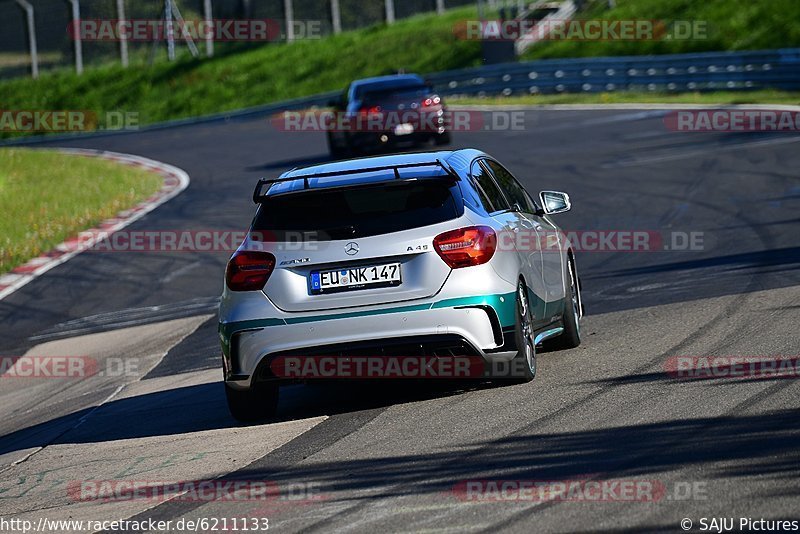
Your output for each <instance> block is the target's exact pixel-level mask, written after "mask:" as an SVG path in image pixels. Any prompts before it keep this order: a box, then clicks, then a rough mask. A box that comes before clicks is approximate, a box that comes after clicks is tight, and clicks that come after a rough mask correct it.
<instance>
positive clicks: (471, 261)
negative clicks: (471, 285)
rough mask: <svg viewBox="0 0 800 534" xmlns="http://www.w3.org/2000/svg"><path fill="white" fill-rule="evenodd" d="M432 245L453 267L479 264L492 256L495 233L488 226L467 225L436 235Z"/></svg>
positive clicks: (495, 239)
mask: <svg viewBox="0 0 800 534" xmlns="http://www.w3.org/2000/svg"><path fill="white" fill-rule="evenodd" d="M433 247H434V248H435V249H436V252H437V253H438V254H439V256H441V258H442V259H443V260H444V262H445V263H446V264H447V265H449V266H450V267H452V268H453V269H458V268H460V267H471V266H473V265H481V264H484V263H486V262H487V261H489V260H491V259H492V256H494V251H495V250H496V249H497V234H496V233H495V232H494V230H493V229H492V228H490V227H488V226H468V227H466V228H459V229H458V230H451V231H449V232H445V233H443V234H439V235H437V236H436V237H435V238H434V239H433Z"/></svg>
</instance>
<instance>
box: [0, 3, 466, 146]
mask: <svg viewBox="0 0 800 534" xmlns="http://www.w3.org/2000/svg"><path fill="white" fill-rule="evenodd" d="M470 16H472V17H473V18H474V16H475V15H474V12H473V10H471V9H461V10H454V11H451V12H448V14H447V15H446V16H442V17H436V16H434V15H427V16H417V17H413V18H409V19H404V20H402V21H399V22H398V23H396V24H394V25H392V26H388V27H387V26H385V25H379V26H374V27H371V28H367V29H363V30H358V31H353V32H345V33H342V34H340V35H337V36H333V37H329V38H326V39H320V40H306V41H298V42H295V43H291V44H285V43H281V44H268V45H264V46H260V47H257V48H251V49H244V50H242V51H240V52H238V53H228V54H226V55H224V56H218V57H215V58H213V59H202V60H195V59H192V58H185V59H181V60H180V61H176V62H175V63H164V62H160V63H157V64H154V65H152V66H149V67H136V68H133V67H132V68H130V69H123V68H121V67H119V66H106V67H102V68H97V69H90V70H87V71H86V72H85V73H84V74H83V76H77V75H75V74H74V73H71V72H58V73H53V74H48V75H43V76H42V77H41V78H40V79H39V80H38V81H34V80H30V79H17V80H12V81H7V82H2V83H0V95H2V109H49V110H55V109H63V110H67V109H69V110H76V109H77V110H92V111H95V112H98V113H99V114H100V115H99V116H100V117H101V120H100V122H101V124H102V122H103V121H102V117H103V114H104V112H106V111H127V112H138V113H139V119H140V123H141V124H147V123H153V122H159V121H164V120H168V119H177V118H183V117H192V116H198V115H206V114H210V113H215V112H220V111H227V110H234V109H239V108H243V107H249V106H255V105H260V104H265V103H270V102H275V101H279V100H284V99H288V98H295V97H301V96H307V95H311V94H315V93H320V92H326V91H332V90H337V89H344V87H345V86H346V85H347V84H348V83H349V82H350V81H352V80H353V79H355V78H360V77H364V76H374V75H381V74H389V73H392V72H395V71H396V70H398V69H405V70H406V71H408V72H421V73H425V72H434V71H440V70H447V69H454V68H460V67H468V66H474V65H478V64H480V55H481V54H480V44H479V43H477V42H473V41H464V40H458V39H456V36H455V35H454V33H453V25H454V23H455V22H456V21H457V20H462V19H466V18H469V17H470ZM10 135H19V134H16V133H13V134H10ZM6 136H9V134H6Z"/></svg>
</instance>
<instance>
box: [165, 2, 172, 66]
mask: <svg viewBox="0 0 800 534" xmlns="http://www.w3.org/2000/svg"><path fill="white" fill-rule="evenodd" d="M164 23H165V27H166V29H167V58H168V59H169V60H170V61H175V19H174V17H173V15H172V0H167V2H166V5H165V6H164Z"/></svg>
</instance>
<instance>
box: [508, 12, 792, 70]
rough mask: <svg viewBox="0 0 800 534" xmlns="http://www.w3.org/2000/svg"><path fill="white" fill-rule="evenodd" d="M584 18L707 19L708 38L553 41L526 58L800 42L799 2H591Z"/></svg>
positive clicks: (679, 51) (667, 21)
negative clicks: (610, 6) (611, 3)
mask: <svg viewBox="0 0 800 534" xmlns="http://www.w3.org/2000/svg"><path fill="white" fill-rule="evenodd" d="M588 6H589V7H588V9H586V10H585V11H583V12H581V13H580V14H579V15H578V16H577V17H576V18H578V19H600V20H630V19H647V20H658V21H663V22H664V23H665V24H666V26H667V27H670V25H671V24H672V23H673V22H674V21H676V20H677V21H703V22H705V23H707V28H708V32H707V36H706V38H704V39H695V40H680V39H659V40H647V41H622V40H616V41H612V40H609V41H575V40H572V41H568V40H562V41H556V40H553V41H547V42H542V43H540V44H537V45H534V46H533V47H531V48H529V49H528V50H527V51H526V52H525V54H524V56H523V58H522V59H529V60H530V59H543V58H562V57H588V56H624V55H643V54H683V53H689V52H709V51H716V50H759V49H768V48H786V47H797V46H800V2H798V1H797V0H617V7H616V8H614V9H608V3H607V2H606V1H605V0H595V1H594V2H592V3H590V4H588Z"/></svg>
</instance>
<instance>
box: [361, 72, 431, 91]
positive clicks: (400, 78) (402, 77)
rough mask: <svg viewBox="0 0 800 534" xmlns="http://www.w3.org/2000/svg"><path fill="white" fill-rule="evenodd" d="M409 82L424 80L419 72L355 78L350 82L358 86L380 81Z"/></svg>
mask: <svg viewBox="0 0 800 534" xmlns="http://www.w3.org/2000/svg"><path fill="white" fill-rule="evenodd" d="M390 81H396V82H407V81H414V82H422V83H424V80H423V79H422V77H421V76H419V75H418V74H390V75H388V76H374V77H372V78H362V79H360V80H354V81H353V83H351V84H350V87H351V88H352V87H358V86H360V85H369V84H373V83H380V82H390Z"/></svg>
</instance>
